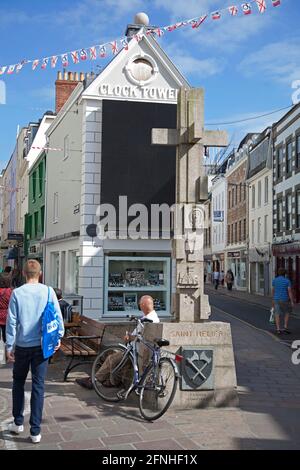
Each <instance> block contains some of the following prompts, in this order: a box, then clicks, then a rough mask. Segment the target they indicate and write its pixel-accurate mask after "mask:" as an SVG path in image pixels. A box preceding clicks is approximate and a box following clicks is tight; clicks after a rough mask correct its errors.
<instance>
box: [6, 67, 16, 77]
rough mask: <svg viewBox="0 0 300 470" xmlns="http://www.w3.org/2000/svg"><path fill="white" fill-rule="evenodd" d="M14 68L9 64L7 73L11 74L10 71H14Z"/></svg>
mask: <svg viewBox="0 0 300 470" xmlns="http://www.w3.org/2000/svg"><path fill="white" fill-rule="evenodd" d="M15 68H16V66H15V65H10V66H9V67H8V70H7V73H8V75H11V74H12V73H14V71H15Z"/></svg>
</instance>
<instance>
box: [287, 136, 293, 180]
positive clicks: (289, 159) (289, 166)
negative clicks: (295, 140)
mask: <svg viewBox="0 0 300 470" xmlns="http://www.w3.org/2000/svg"><path fill="white" fill-rule="evenodd" d="M292 154H293V144H292V142H288V143H287V145H286V160H285V172H286V173H291V171H292Z"/></svg>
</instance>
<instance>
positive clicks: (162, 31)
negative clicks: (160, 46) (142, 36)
mask: <svg viewBox="0 0 300 470" xmlns="http://www.w3.org/2000/svg"><path fill="white" fill-rule="evenodd" d="M154 32H155V34H157V36H158V37H159V38H161V37H162V36H163V35H164V34H165V32H164V30H163V29H161V28H156V29H155V30H154Z"/></svg>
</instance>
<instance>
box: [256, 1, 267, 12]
mask: <svg viewBox="0 0 300 470" xmlns="http://www.w3.org/2000/svg"><path fill="white" fill-rule="evenodd" d="M256 4H257V8H258V11H259V13H264V12H265V11H266V8H267V3H266V0H256Z"/></svg>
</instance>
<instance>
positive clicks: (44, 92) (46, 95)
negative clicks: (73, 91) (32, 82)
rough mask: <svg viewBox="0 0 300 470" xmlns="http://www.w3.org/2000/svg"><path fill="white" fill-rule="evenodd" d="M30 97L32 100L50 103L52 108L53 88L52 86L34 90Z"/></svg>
mask: <svg viewBox="0 0 300 470" xmlns="http://www.w3.org/2000/svg"><path fill="white" fill-rule="evenodd" d="M31 95H32V96H33V98H38V99H39V100H40V101H42V102H48V103H52V107H53V106H54V98H55V87H54V86H53V85H51V86H44V87H40V88H35V89H34V90H33V91H32V92H31Z"/></svg>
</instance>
